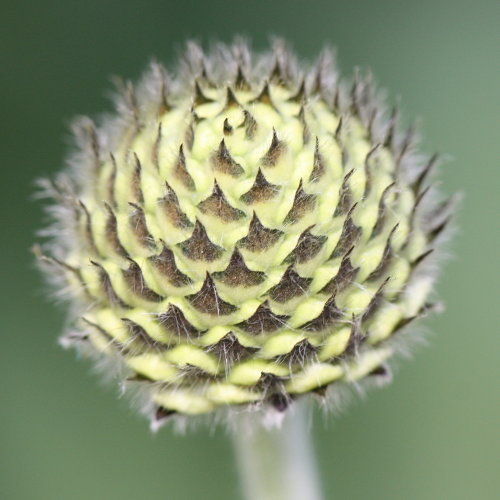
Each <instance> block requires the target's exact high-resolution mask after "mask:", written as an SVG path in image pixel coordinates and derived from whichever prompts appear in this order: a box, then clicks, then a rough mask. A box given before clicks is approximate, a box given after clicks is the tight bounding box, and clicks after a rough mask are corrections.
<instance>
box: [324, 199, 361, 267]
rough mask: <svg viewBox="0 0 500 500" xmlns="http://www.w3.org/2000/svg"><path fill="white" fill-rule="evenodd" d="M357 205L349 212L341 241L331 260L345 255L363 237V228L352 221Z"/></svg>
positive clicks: (341, 234)
mask: <svg viewBox="0 0 500 500" xmlns="http://www.w3.org/2000/svg"><path fill="white" fill-rule="evenodd" d="M356 206H357V203H356V204H354V205H353V206H352V208H351V210H349V212H348V214H347V216H346V219H345V221H344V225H343V226H342V232H341V233H340V238H339V241H338V242H337V245H336V246H335V248H334V249H333V252H332V255H330V259H335V258H337V257H340V256H342V255H344V254H345V253H346V252H347V251H348V250H349V249H350V248H351V247H352V246H354V245H355V244H356V243H357V241H358V238H359V237H360V236H361V228H360V227H358V226H356V225H355V224H354V222H353V220H352V212H353V211H354V209H355V208H356Z"/></svg>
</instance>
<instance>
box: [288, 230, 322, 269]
mask: <svg viewBox="0 0 500 500" xmlns="http://www.w3.org/2000/svg"><path fill="white" fill-rule="evenodd" d="M313 227H314V226H311V227H308V228H307V229H306V230H305V231H303V232H302V234H301V235H300V236H299V240H298V242H297V245H296V246H295V248H294V249H293V250H292V251H291V252H290V253H289V254H288V256H287V257H286V258H285V260H284V261H283V263H285V264H294V263H297V264H304V263H305V262H307V261H308V260H311V259H313V258H314V257H316V255H318V253H319V252H320V250H321V248H322V247H323V245H324V244H325V242H326V240H327V239H328V237H327V236H322V235H319V236H315V235H314V234H312V233H311V229H312V228H313Z"/></svg>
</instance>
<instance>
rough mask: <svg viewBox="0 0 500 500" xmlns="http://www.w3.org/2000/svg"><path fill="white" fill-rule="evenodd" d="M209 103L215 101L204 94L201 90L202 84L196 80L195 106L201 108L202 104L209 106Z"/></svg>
mask: <svg viewBox="0 0 500 500" xmlns="http://www.w3.org/2000/svg"><path fill="white" fill-rule="evenodd" d="M209 102H214V101H213V99H210V97H207V96H206V95H205V94H204V93H203V90H201V87H200V82H199V81H198V80H195V82H194V102H193V105H194V106H201V105H202V104H207V103H209Z"/></svg>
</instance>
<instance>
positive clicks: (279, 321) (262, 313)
mask: <svg viewBox="0 0 500 500" xmlns="http://www.w3.org/2000/svg"><path fill="white" fill-rule="evenodd" d="M289 319H290V316H285V315H278V314H275V313H273V311H271V309H270V307H269V303H268V302H267V301H265V302H263V303H262V304H261V305H260V306H259V307H258V308H257V309H256V311H255V312H254V313H253V314H252V316H250V317H249V318H248V319H246V320H245V321H242V322H241V323H238V324H237V325H235V326H237V327H238V328H240V329H241V330H243V331H245V332H247V333H251V334H252V335H260V334H262V333H272V332H275V331H276V330H279V329H280V328H283V327H284V326H285V325H286V322H287V321H288V320H289Z"/></svg>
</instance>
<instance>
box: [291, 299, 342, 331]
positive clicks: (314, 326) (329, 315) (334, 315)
mask: <svg viewBox="0 0 500 500" xmlns="http://www.w3.org/2000/svg"><path fill="white" fill-rule="evenodd" d="M342 317H343V313H342V311H341V310H340V309H339V308H338V307H337V304H336V303H335V295H332V296H331V297H330V298H329V299H328V300H327V301H326V302H325V305H324V306H323V310H322V311H321V313H320V315H319V316H317V317H316V318H314V319H313V320H311V321H308V322H307V323H305V324H304V325H302V326H301V327H300V328H302V329H303V330H307V331H310V332H321V331H323V330H326V329H327V328H331V327H332V325H334V324H336V323H338V322H339V321H340V320H341V319H342Z"/></svg>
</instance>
